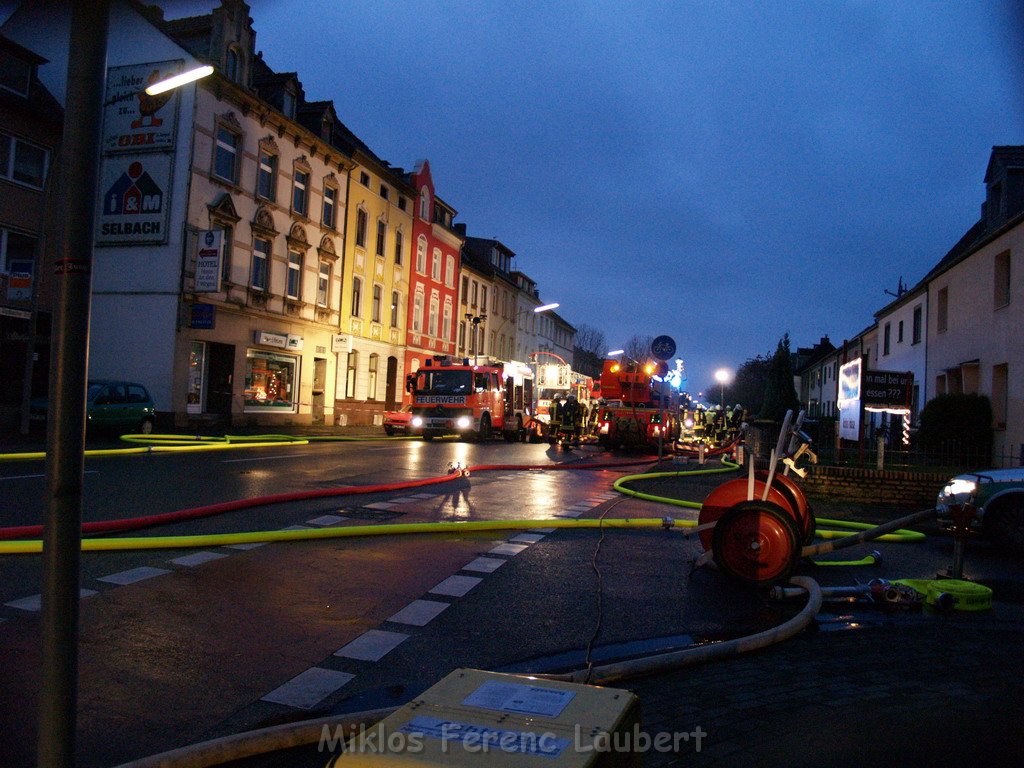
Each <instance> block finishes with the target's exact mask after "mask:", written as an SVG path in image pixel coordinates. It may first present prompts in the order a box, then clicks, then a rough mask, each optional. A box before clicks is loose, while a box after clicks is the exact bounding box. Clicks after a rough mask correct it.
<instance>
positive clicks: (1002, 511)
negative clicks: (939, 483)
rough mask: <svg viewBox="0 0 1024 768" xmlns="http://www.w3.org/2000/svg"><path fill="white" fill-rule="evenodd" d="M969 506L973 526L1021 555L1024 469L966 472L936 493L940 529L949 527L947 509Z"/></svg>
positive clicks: (1023, 515) (1022, 543) (1023, 539)
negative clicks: (974, 510) (973, 508)
mask: <svg viewBox="0 0 1024 768" xmlns="http://www.w3.org/2000/svg"><path fill="white" fill-rule="evenodd" d="M968 501H969V502H971V503H972V504H973V505H974V506H975V508H976V509H977V515H976V517H975V518H974V521H973V526H974V527H975V528H976V529H977V530H979V531H981V533H983V534H984V535H985V536H987V537H989V538H990V539H992V541H993V542H995V543H996V544H998V545H1000V546H1002V547H1003V548H1005V549H1008V550H1010V551H1012V552H1015V553H1017V554H1021V555H1024V467H1016V468H1014V469H992V470H988V471H986V472H966V473H964V474H962V475H957V476H956V477H954V478H952V479H951V480H950V481H949V482H948V483H947V484H946V486H945V487H944V488H943V489H942V490H941V491H940V492H939V497H938V499H937V500H936V503H935V507H936V510H937V511H938V518H939V523H940V525H943V526H946V527H948V526H949V525H950V524H951V523H952V518H951V516H950V513H949V508H950V506H952V505H953V504H964V503H966V502H968Z"/></svg>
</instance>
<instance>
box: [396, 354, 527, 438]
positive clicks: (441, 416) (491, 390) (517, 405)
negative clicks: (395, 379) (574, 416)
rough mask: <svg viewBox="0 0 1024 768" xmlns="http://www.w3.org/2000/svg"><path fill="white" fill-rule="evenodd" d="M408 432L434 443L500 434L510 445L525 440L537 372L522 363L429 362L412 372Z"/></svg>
mask: <svg viewBox="0 0 1024 768" xmlns="http://www.w3.org/2000/svg"><path fill="white" fill-rule="evenodd" d="M407 387H408V389H409V390H410V391H411V392H412V419H411V421H410V426H409V434H412V435H422V436H423V439H424V440H433V439H434V438H435V437H441V436H442V435H461V436H462V437H463V438H466V439H471V440H488V439H490V438H491V437H492V436H494V435H496V434H500V435H502V436H503V437H504V438H505V440H507V441H508V442H513V441H516V440H523V439H525V437H526V429H525V426H526V424H527V422H528V421H529V420H530V416H531V414H530V410H531V407H532V403H533V372H532V371H531V370H530V368H529V366H527V365H526V364H524V363H518V362H508V363H502V362H498V361H491V362H488V363H487V364H486V365H470V362H469V360H468V359H464V360H462V361H459V362H455V361H453V360H452V359H451V358H445V357H435V358H432V359H428V360H427V361H426V362H425V363H424V366H423V367H422V368H420V369H419V370H418V371H416V373H414V374H411V375H410V376H409V378H408V381H407Z"/></svg>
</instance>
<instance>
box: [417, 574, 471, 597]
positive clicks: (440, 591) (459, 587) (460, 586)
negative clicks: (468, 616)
mask: <svg viewBox="0 0 1024 768" xmlns="http://www.w3.org/2000/svg"><path fill="white" fill-rule="evenodd" d="M481 581H483V579H481V578H478V577H476V576H449V577H448V578H447V579H445V580H444V581H442V582H441V583H440V584H438V585H436V586H435V587H434V588H433V589H430V590H429V592H430V594H432V595H446V596H447V597H465V595H466V594H467V593H468V592H469V590H471V589H472V588H473V587H475V586H476V585H477V584H479V583H480V582H481Z"/></svg>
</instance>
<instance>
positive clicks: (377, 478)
mask: <svg viewBox="0 0 1024 768" xmlns="http://www.w3.org/2000/svg"><path fill="white" fill-rule="evenodd" d="M613 458H615V457H611V456H608V455H601V454H597V453H596V451H593V450H592V449H585V450H580V451H573V452H571V453H563V452H561V451H553V450H551V449H549V448H548V447H547V446H542V445H506V444H504V443H497V442H496V443H491V444H487V445H474V444H469V443H457V442H448V441H442V442H434V443H432V444H423V443H421V442H418V441H413V442H360V443H330V444H310V445H305V446H290V447H289V446H274V447H268V448H259V449H248V450H242V451H231V452H225V453H213V454H209V453H207V454H152V455H145V456H133V457H124V458H109V457H103V458H96V459H90V460H88V461H87V464H86V471H87V474H86V491H85V518H86V520H98V519H108V518H124V517H133V516H136V515H140V514H151V513H156V512H166V511H172V510H175V509H181V508H184V507H192V506H196V505H201V504H209V503H214V502H220V501H226V500H230V499H234V498H239V497H251V496H257V495H264V494H271V493H282V492H288V491H299V490H308V489H317V488H335V487H341V486H366V485H372V484H379V483H391V482H396V481H405V480H411V479H417V478H426V477H432V476H437V475H443V474H445V472H446V470H447V467H448V465H449V464H450V463H452V462H459V463H461V464H463V465H467V464H468V465H478V464H541V463H549V462H552V463H566V462H570V463H573V462H579V461H581V460H589V459H599V460H600V459H604V460H609V459H613ZM633 471H637V470H636V469H634V468H629V469H609V470H604V471H597V472H595V471H579V472H572V471H523V470H496V471H487V472H483V471H482V472H475V473H474V474H473V475H472V476H471V477H470V478H466V479H463V478H459V479H455V480H453V481H450V482H448V483H445V484H441V485H434V486H428V487H425V488H421V489H410V490H403V491H398V492H392V493H380V494H369V495H358V496H338V497H333V498H325V499H317V500H311V501H303V502H291V503H286V504H278V505H274V506H266V507H255V508H251V509H246V510H239V511H236V512H231V513H227V514H224V515H220V516H217V517H212V518H204V519H200V520H193V521H189V522H183V523H177V524H174V525H168V526H161V527H160V528H158V529H155V530H152V531H147V532H144V535H148V534H161V535H163V534H167V535H170V534H188V533H206V532H231V531H252V530H276V529H281V528H287V527H291V526H303V527H307V528H318V527H325V526H342V527H344V526H350V525H365V524H384V523H389V522H430V521H442V520H450V521H460V520H492V519H510V518H512V519H517V520H523V523H522V527H521V528H517V529H515V530H510V531H507V532H501V533H488V534H472V533H463V534H460V535H451V534H439V535H432V536H415V537H404V538H388V539H334V540H331V539H328V540H318V541H309V542H299V543H273V544H267V545H264V546H257V547H246V548H233V547H208V548H201V549H199V550H192V549H188V550H186V549H168V550H165V549H161V550H151V551H141V552H110V553H85V554H84V555H83V558H82V587H83V589H85V590H88V591H89V592H88V593H87V596H85V597H83V600H82V603H81V606H82V615H81V645H80V672H81V682H80V693H79V701H80V707H79V709H80V716H79V753H80V760H79V764H80V765H81V766H84V767H86V768H88V767H91V766H109V765H116V764H118V763H120V762H123V761H125V760H128V759H132V758H137V757H141V756H144V755H147V754H152V753H155V752H159V751H163V750H166V749H171V748H174V747H178V746H181V745H183V744H188V743H192V742H195V741H197V740H201V739H205V738H209V737H213V736H219V735H224V734H227V733H234V732H238V731H242V730H246V729H250V728H254V727H260V726H264V725H268V724H272V723H276V722H282V721H287V720H295V719H304V718H308V717H311V716H314V715H317V714H323V713H327V712H339V711H358V710H362V709H368V708H373V707H377V706H385V705H393V704H398V703H402V702H404V701H406V700H408V699H409V698H410V697H411V696H413V695H414V694H415V693H417V692H418V691H420V690H422V689H424V688H426V687H428V686H429V685H430V684H432V683H433V682H435V681H436V680H438V679H440V678H441V677H443V676H444V675H445V674H446V673H447V672H449V671H451V670H452V669H455V668H458V667H477V668H484V669H497V670H506V671H517V672H523V671H533V670H536V671H540V670H550V669H553V668H559V667H577V666H579V665H580V664H581V663H582V662H583V661H584V660H585V658H586V649H587V648H588V646H592V647H593V654H594V655H593V658H594V660H600V659H602V658H610V657H614V656H623V655H630V654H635V653H637V652H640V651H642V650H645V649H652V648H670V647H682V646H686V645H689V644H691V643H693V642H701V641H706V640H714V639H721V638H724V637H733V636H739V635H743V634H746V633H748V632H751V631H756V630H759V629H763V628H765V627H767V626H772V625H774V624H777V623H778V622H779V621H780V620H782V619H784V618H785V617H786V616H788V615H790V614H791V613H792V612H793V611H794V610H795V609H796V608H795V607H794V606H791V605H780V604H775V603H770V602H768V601H766V600H764V599H763V598H762V596H761V595H759V594H757V593H755V592H751V591H749V590H745V589H742V588H739V587H737V586H735V585H732V584H730V583H729V582H727V581H726V580H725V579H723V578H722V577H721V576H720V575H719V574H717V573H715V572H713V571H711V570H707V569H703V570H698V571H696V572H693V571H692V564H693V560H694V559H695V557H696V556H697V555H698V554H699V553H700V547H699V545H698V544H697V543H696V542H694V541H692V540H689V539H686V538H684V537H683V536H682V535H681V534H680V533H679V532H678V531H662V530H652V531H643V532H641V531H615V532H608V533H607V534H606V535H602V533H601V532H599V531H572V532H569V531H556V532H552V531H550V530H548V529H543V528H541V529H538V528H537V527H536V525H535V524H533V522H532V521H535V520H541V519H546V518H550V517H599V516H608V517H633V516H644V517H661V516H663V515H665V514H670V515H672V516H675V517H687V516H693V514H694V513H693V512H692V511H687V510H683V509H680V508H674V507H673V508H665V507H660V506H656V505H653V504H650V503H648V502H640V501H638V500H634V499H631V498H627V497H622V496H619V495H618V494H617V493H615V492H614V491H613V490H612V489H611V484H612V482H613V481H614V479H615V478H617V477H619V476H621V475H622V474H624V473H626V472H633ZM41 472H42V467H41V464H40V463H33V464H29V463H15V464H0V490H2V491H3V493H2V494H0V520H2V525H11V524H25V523H34V522H38V521H39V520H40V519H41V515H42V489H43V486H42V483H43V480H42V478H41V477H38V476H33V475H39V474H40V473H41ZM722 479H723V478H722V477H721V476H713V477H710V478H697V479H694V480H692V481H688V482H687V483H686V484H685V485H684V486H682V495H686V496H688V497H689V498H692V499H694V500H700V499H702V498H703V496H704V495H705V494H706V493H707V491H708V490H709V489H710V488H711V487H713V486H714V485H716V484H717V483H718V482H721V480H722ZM647 490H650V491H653V492H655V493H657V492H658V491H659V484H658V483H654V484H653V485H652V487H650V488H648V489H647ZM673 490H674V491H677V492H678V491H679V490H680V487H679V486H678V485H677V487H676V488H674V489H673ZM666 509H667V511H666ZM816 511H817V512H818V514H819V515H820V514H825V515H826V516H845V515H848V514H855V515H858V516H861V517H863V516H864V510H863V509H857V508H854V507H849V508H846V507H844V505H830V504H827V503H819V504H818V507H817V510H816ZM890 512H891V511H886V512H878V513H877V514H878V516H879V517H885V516H886V515H888V514H890ZM868 516H870V514H869V515H868ZM874 546H877V547H878V548H879V549H881V550H882V551H883V554H884V556H885V563H884V565H883V566H881V567H878V568H875V569H867V568H857V569H829V568H818V569H816V571H815V573H814V575H815V577H817V578H819V579H820V580H821V581H822V583H825V584H829V583H842V584H846V583H851V582H852V581H853V580H855V579H857V580H861V581H866V580H868V579H870V578H874V577H876V576H884V577H889V578H898V577H901V576H917V577H921V576H930V575H934V574H935V572H936V571H937V570H938V569H940V568H942V567H944V566H945V565H946V564H947V563H948V562H949V541H948V539H944V538H942V537H935V538H932V539H930V540H929V541H928V543H927V544H925V545H921V546H919V547H913V548H910V547H908V546H907V545H899V544H878V545H874ZM860 554H862V553H858V556H859V555H860ZM973 554H974V556H973V557H971V558H969V565H970V567H971V568H972V569H974V571H975V573H973V574H972V575H981V576H984V577H986V578H988V579H996V580H1002V581H1001V583H1002V584H1003V587H1004V589H1002V594H1004V595H1008V596H1010V599H1015V597H1016V598H1021V597H1024V590H1022V589H1021V587H1020V584H1021V578H1020V577H1019V566H1018V564H1017V563H1016V562H1015V561H1012V560H1010V559H1007V558H1005V556H1002V555H1000V554H998V553H995V552H993V551H991V550H990V549H988V548H986V547H984V546H982V547H979V548H977V549H976V550H974V551H973ZM39 592H40V582H39V557H38V556H35V555H17V556H5V557H0V659H2V662H3V663H2V666H3V669H4V674H3V675H0V765H4V766H11V767H12V768H17V767H18V766H23V765H24V766H28V765H32V764H33V751H34V743H35V719H34V718H35V708H36V696H37V690H38V668H39V657H38V632H39V610H38V609H39V603H38V593H39ZM896 618H897V619H898V617H896ZM827 620H834V621H838V622H843V621H846V622H847V623H850V624H853V625H856V623H857V622H858V621H863V616H859V615H858V614H857V613H856V610H855V609H852V608H850V607H849V606H840V607H839V608H838V609H836V610H834V611H833V612H832V616H831V618H829V619H826V621H827ZM887 620H888V619H887Z"/></svg>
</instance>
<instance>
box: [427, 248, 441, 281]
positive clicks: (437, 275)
mask: <svg viewBox="0 0 1024 768" xmlns="http://www.w3.org/2000/svg"><path fill="white" fill-rule="evenodd" d="M430 278H431V279H432V280H437V281H440V280H441V249H440V248H435V249H434V254H433V257H432V258H431V259H430Z"/></svg>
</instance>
